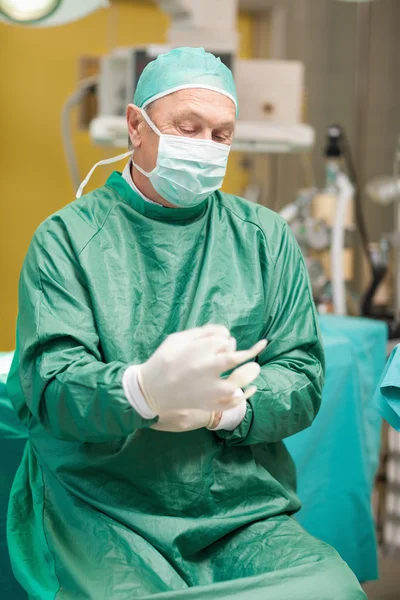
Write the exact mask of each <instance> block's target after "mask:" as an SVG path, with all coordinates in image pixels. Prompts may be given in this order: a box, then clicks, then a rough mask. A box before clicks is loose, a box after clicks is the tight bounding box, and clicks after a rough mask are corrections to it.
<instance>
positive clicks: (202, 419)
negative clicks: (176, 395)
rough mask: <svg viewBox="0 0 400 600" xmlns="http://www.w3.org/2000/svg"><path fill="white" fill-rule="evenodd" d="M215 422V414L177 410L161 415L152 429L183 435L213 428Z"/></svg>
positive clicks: (203, 411)
mask: <svg viewBox="0 0 400 600" xmlns="http://www.w3.org/2000/svg"><path fill="white" fill-rule="evenodd" d="M221 414H222V413H221ZM214 421H215V413H210V412H206V411H205V410H195V409H192V410H175V411H170V412H167V413H164V414H163V415H160V418H159V420H158V422H157V423H154V425H152V426H151V429H155V430H156V431H170V432H174V433H182V432H185V431H194V430H195V429H203V428H208V427H211V426H212V425H213V423H214Z"/></svg>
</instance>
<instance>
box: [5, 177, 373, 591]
mask: <svg viewBox="0 0 400 600" xmlns="http://www.w3.org/2000/svg"><path fill="white" fill-rule="evenodd" d="M210 322H211V323H221V324H224V325H226V326H227V327H229V329H230V330H231V332H232V335H233V336H235V338H236V339H237V341H238V347H239V348H248V347H249V346H251V345H252V344H254V343H255V342H256V341H257V340H259V339H261V338H264V337H265V338H267V339H268V340H269V345H268V347H267V349H266V350H265V351H264V352H263V353H262V355H261V357H260V359H259V360H260V364H261V366H262V370H261V375H260V377H259V379H258V381H257V384H258V387H259V391H258V393H257V394H256V395H255V396H254V397H253V398H252V399H251V400H250V401H249V402H248V408H247V413H246V416H245V419H244V420H243V422H242V423H241V424H240V425H239V426H238V427H237V428H236V429H235V430H234V431H232V432H226V431H221V432H218V433H215V432H210V431H208V430H206V429H201V430H198V431H193V432H190V433H177V434H175V433H163V432H158V431H155V430H152V429H150V426H151V425H152V424H153V421H147V420H144V419H143V418H141V417H140V416H139V415H138V414H137V413H136V412H135V411H134V410H133V408H132V407H131V406H130V404H129V402H128V401H127V400H126V398H125V396H124V392H123V388H122V375H123V372H124V370H125V369H126V367H127V366H128V365H130V364H132V363H141V362H143V361H145V360H146V359H147V358H148V357H149V356H150V355H151V354H152V353H153V352H154V350H155V349H156V348H157V347H158V346H159V345H160V343H161V342H162V341H163V340H164V339H165V337H166V336H167V335H168V334H170V333H173V332H176V331H179V330H184V329H187V328H190V327H194V326H199V325H203V324H205V323H210ZM154 376H155V377H157V373H154ZM322 383H323V351H322V347H321V341H320V337H319V330H318V325H317V322H316V316H315V311H314V307H313V303H312V299H311V295H310V289H309V284H308V279H307V274H306V270H305V267H304V264H303V261H302V259H301V255H300V252H299V249H298V246H297V245H296V242H295V241H294V240H293V237H292V235H291V233H290V230H289V229H288V227H287V226H286V224H285V223H284V222H283V221H282V220H281V218H280V217H278V216H277V215H275V214H274V213H272V212H270V211H268V210H267V209H265V208H263V207H260V206H257V205H253V204H250V203H248V202H246V201H244V200H241V199H240V198H236V197H233V196H228V195H226V194H222V193H219V192H218V193H215V194H214V195H212V196H211V197H210V198H209V199H208V200H207V201H206V202H204V203H203V204H202V205H200V206H197V207H195V208H188V209H179V210H178V209H168V208H163V207H161V206H159V205H154V204H150V203H147V202H146V201H144V200H143V199H142V198H141V197H139V196H138V195H137V194H136V193H135V192H134V191H133V190H132V189H131V188H130V187H129V185H128V184H127V183H126V182H125V180H124V179H123V178H122V177H121V175H120V174H119V173H113V174H112V175H111V177H110V178H109V180H108V181H107V183H106V185H105V186H104V187H102V188H100V189H98V190H96V191H95V192H93V193H90V194H88V195H87V196H85V197H83V198H81V199H80V200H78V201H75V202H73V203H72V204H70V205H69V206H67V207H66V208H64V209H63V210H61V211H60V212H58V213H57V214H55V215H53V216H52V217H50V218H49V219H48V220H46V221H45V222H44V223H43V224H42V225H41V226H40V227H39V229H38V231H37V232H36V234H35V236H34V238H33V241H32V244H31V246H30V249H29V251H28V255H27V258H26V260H25V263H24V266H23V270H22V275H21V280H20V289H19V317H18V328H17V350H16V354H15V359H14V363H13V366H12V370H11V374H10V377H9V383H8V385H9V393H10V395H11V397H12V401H13V404H14V407H15V409H16V410H17V413H18V415H19V418H20V419H21V421H22V422H23V423H24V424H25V425H26V426H27V427H28V429H29V435H30V437H29V441H28V443H27V446H26V449H25V454H24V457H23V460H22V463H21V466H20V468H19V470H18V473H17V476H16V479H15V482H14V486H13V490H12V494H11V500H10V506H9V515H8V541H9V549H10V555H11V560H12V564H13V569H14V572H15V575H16V577H17V578H18V580H19V581H20V582H21V584H22V585H23V586H24V587H25V589H26V590H27V591H28V593H29V595H30V597H31V598H35V599H40V600H53V599H56V600H66V599H68V600H70V599H93V600H106V599H107V600H109V599H112V600H131V599H134V598H141V599H144V598H149V597H151V598H160V599H161V598H165V599H166V600H167V599H171V600H172V599H175V598H176V599H179V598H210V599H211V598H243V599H249V600H251V599H257V600H258V599H266V598H268V599H269V598H270V599H271V600H289V599H290V600H296V599H299V600H300V599H301V600H325V599H329V600H331V599H332V600H333V599H334V600H339V599H342V598H343V600H353V599H358V598H364V595H363V593H362V591H361V589H360V588H359V586H358V583H357V581H356V580H355V578H354V576H353V575H352V573H351V572H350V570H349V569H348V568H347V566H346V565H345V564H344V563H343V562H342V561H341V560H340V558H339V557H338V555H337V554H336V553H335V552H334V550H332V549H331V548H330V547H329V546H326V545H325V544H323V543H321V542H318V541H317V540H315V539H313V538H312V537H310V536H309V535H308V534H306V533H305V532H304V531H303V530H302V529H301V527H300V526H299V525H298V524H297V523H296V521H295V520H294V519H293V517H292V515H293V513H295V512H296V511H297V510H298V509H299V500H298V499H297V497H296V494H295V470H294V466H293V462H292V460H291V458H290V456H289V454H288V452H287V450H286V448H285V446H284V443H283V441H282V440H283V439H284V438H286V437H287V436H290V435H292V434H294V433H296V432H298V431H300V430H302V429H304V428H305V427H308V426H309V425H311V423H312V421H313V419H314V417H315V415H316V413H317V411H318V408H319V405H320V401H321V388H322ZM193 385H196V382H195V381H193Z"/></svg>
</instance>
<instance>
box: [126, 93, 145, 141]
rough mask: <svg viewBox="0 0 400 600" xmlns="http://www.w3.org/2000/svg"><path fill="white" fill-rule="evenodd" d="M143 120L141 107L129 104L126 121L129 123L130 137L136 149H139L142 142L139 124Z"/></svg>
mask: <svg viewBox="0 0 400 600" xmlns="http://www.w3.org/2000/svg"><path fill="white" fill-rule="evenodd" d="M142 121H143V117H142V113H141V112H140V108H138V107H137V106H135V105H134V104H128V107H127V109H126V122H127V125H128V133H129V139H130V140H131V143H132V147H133V149H134V150H137V149H138V148H139V147H140V145H141V143H142V136H141V135H140V132H139V125H140V124H141V122H142Z"/></svg>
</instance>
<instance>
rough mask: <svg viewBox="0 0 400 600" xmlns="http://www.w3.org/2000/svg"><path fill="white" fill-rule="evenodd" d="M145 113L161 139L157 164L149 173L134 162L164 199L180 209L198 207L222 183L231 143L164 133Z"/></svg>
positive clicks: (145, 117)
mask: <svg viewBox="0 0 400 600" xmlns="http://www.w3.org/2000/svg"><path fill="white" fill-rule="evenodd" d="M142 114H143V117H144V119H145V120H146V122H147V123H148V125H149V126H150V127H151V129H152V130H153V131H154V132H155V133H156V134H157V135H158V136H159V138H160V141H159V146H158V155H157V164H156V167H155V168H154V169H153V170H152V171H150V172H146V171H144V170H143V169H142V168H141V167H139V166H138V165H137V164H136V163H135V162H134V160H132V163H133V165H134V166H135V167H136V169H137V170H138V171H140V173H142V174H143V175H145V176H146V177H148V178H149V180H150V181H151V184H152V186H153V187H154V189H155V190H156V192H158V193H159V194H160V196H161V197H162V198H164V200H167V201H168V202H170V203H171V204H173V205H174V206H177V207H180V208H187V207H190V206H196V205H197V204H200V203H201V202H203V200H205V199H206V198H208V196H210V194H212V193H213V192H215V191H216V190H218V189H219V188H220V187H221V186H222V182H223V180H224V177H225V173H226V167H227V163H228V157H229V151H230V146H227V145H226V144H218V143H217V142H213V141H211V140H199V139H197V138H187V137H184V136H180V135H167V134H164V133H161V131H159V129H158V128H157V127H156V126H155V125H154V123H153V122H152V121H151V119H150V117H149V116H148V115H147V114H146V112H145V111H144V110H142Z"/></svg>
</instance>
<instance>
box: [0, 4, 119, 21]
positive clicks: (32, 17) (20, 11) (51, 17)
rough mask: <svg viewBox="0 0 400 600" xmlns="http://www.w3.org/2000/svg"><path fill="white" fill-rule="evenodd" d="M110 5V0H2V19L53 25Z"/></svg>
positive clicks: (78, 17)
mask: <svg viewBox="0 0 400 600" xmlns="http://www.w3.org/2000/svg"><path fill="white" fill-rule="evenodd" d="M108 6H110V3H109V1H108V0H84V1H83V0H0V21H5V22H6V23H12V24H15V25H29V26H36V27H53V26H56V25H63V24H65V23H70V22H71V21H76V20H78V19H81V18H82V17H85V16H86V15H88V14H90V13H91V12H94V11H95V10H98V9H99V8H107V7H108Z"/></svg>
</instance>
